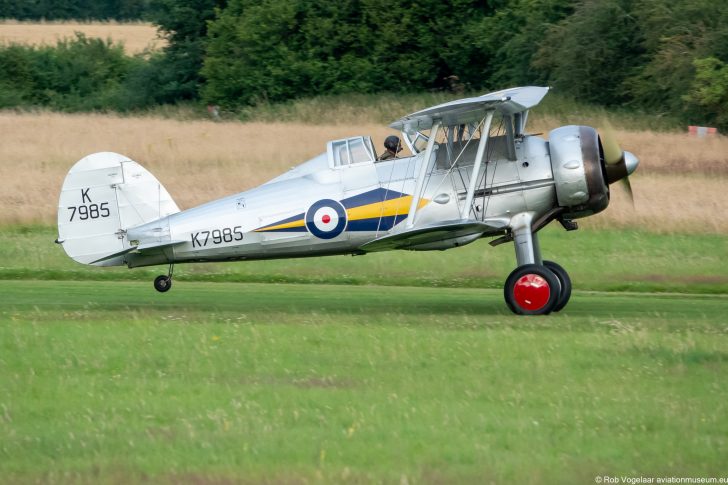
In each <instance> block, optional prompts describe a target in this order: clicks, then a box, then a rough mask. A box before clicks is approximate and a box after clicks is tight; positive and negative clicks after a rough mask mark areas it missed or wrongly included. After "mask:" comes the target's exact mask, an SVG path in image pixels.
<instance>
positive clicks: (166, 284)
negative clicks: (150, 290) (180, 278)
mask: <svg viewBox="0 0 728 485" xmlns="http://www.w3.org/2000/svg"><path fill="white" fill-rule="evenodd" d="M173 270H174V264H170V265H169V274H166V275H163V274H161V275H159V276H157V277H156V278H154V289H155V290H157V291H158V292H160V293H165V292H167V291H169V290H170V288H172V271H173Z"/></svg>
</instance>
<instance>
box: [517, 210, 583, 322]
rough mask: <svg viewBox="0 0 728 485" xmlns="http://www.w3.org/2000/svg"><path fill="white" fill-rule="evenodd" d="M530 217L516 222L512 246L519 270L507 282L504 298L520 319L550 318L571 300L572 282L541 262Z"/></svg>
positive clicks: (558, 268)
mask: <svg viewBox="0 0 728 485" xmlns="http://www.w3.org/2000/svg"><path fill="white" fill-rule="evenodd" d="M531 217H532V216H531V215H530V214H528V213H524V214H518V215H517V216H516V217H514V218H513V220H514V221H515V224H514V225H513V227H512V231H513V243H514V245H515V247H516V260H517V261H518V267H517V268H516V269H514V270H513V272H511V274H510V275H509V276H508V278H507V279H506V283H505V286H504V288H503V295H504V297H505V300H506V304H507V305H508V308H510V309H511V311H512V312H513V313H517V314H519V315H547V314H549V313H551V312H558V311H559V310H561V309H562V308H564V307H565V306H566V304H567V303H568V302H569V298H570V297H571V279H570V278H569V275H568V273H567V272H566V270H564V268H562V267H561V266H560V265H558V264H556V263H554V262H553V261H543V260H541V250H540V248H539V244H538V237H537V235H536V233H533V232H531Z"/></svg>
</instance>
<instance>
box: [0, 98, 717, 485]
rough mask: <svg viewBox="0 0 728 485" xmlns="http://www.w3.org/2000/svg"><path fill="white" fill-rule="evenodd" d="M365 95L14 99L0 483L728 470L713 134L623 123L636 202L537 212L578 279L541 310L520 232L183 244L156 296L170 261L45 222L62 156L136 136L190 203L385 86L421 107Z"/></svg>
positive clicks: (326, 134)
mask: <svg viewBox="0 0 728 485" xmlns="http://www.w3.org/2000/svg"><path fill="white" fill-rule="evenodd" d="M427 96H430V95H429V94H428V95H427ZM433 96H435V95H433ZM353 98H355V99H354V101H353V102H350V103H348V104H347V103H345V102H343V101H341V100H339V101H338V102H340V104H336V103H337V101H336V100H335V99H334V104H331V102H332V99H331V98H326V99H323V98H322V99H321V100H309V101H308V102H301V103H298V102H294V103H291V104H288V105H285V106H278V107H267V108H265V109H264V110H262V111H261V113H262V114H260V113H258V114H256V113H253V112H252V111H251V113H243V115H244V117H248V118H251V119H255V120H256V121H248V122H245V123H240V122H236V121H223V122H217V123H214V122H212V121H203V120H199V119H198V120H188V121H184V122H183V121H179V120H172V119H164V118H160V117H159V116H156V115H155V116H137V117H121V116H116V115H105V114H86V115H62V114H55V113H45V112H38V113H22V112H7V111H6V112H2V113H0V132H2V133H3V141H4V143H2V144H0V207H2V209H3V210H2V211H0V295H2V296H0V483H26V482H30V483H35V482H54V483H129V482H143V483H148V482H152V483H195V484H207V483H215V484H227V483H241V482H242V483H310V482H323V483H341V482H348V483H400V484H402V483H536V484H539V483H555V484H556V483H558V484H564V483H567V484H568V483H594V478H595V477H596V476H604V475H610V476H620V475H624V476H639V475H644V476H707V477H710V476H714V477H718V476H721V475H722V476H726V475H728V471H727V469H726V467H725V463H726V460H725V459H726V456H728V412H727V411H728V409H727V407H728V405H727V404H726V403H727V402H728V400H727V399H726V398H728V390H726V386H725V375H726V371H728V351H727V350H726V349H728V296H726V295H728V276H726V275H727V272H726V269H728V267H727V266H726V262H725V261H726V257H727V256H728V237H726V234H728V218H726V217H724V216H723V213H724V212H725V204H724V202H723V201H724V199H725V197H724V192H725V182H726V178H727V177H728V159H726V155H725V154H726V153H728V141H726V139H724V138H723V137H717V138H713V139H708V140H697V139H691V138H689V137H687V136H685V135H683V134H681V133H677V132H675V131H672V132H655V131H650V130H647V129H644V128H641V129H638V130H634V131H627V130H624V129H623V130H617V131H618V136H619V138H620V140H621V141H622V143H623V145H624V147H625V148H626V149H629V150H632V151H634V152H635V153H636V154H637V155H638V156H639V157H640V158H641V165H640V168H639V171H638V173H637V174H636V175H635V176H634V177H632V185H633V188H634V191H635V208H634V209H633V208H631V207H630V205H629V204H628V203H627V200H626V197H625V194H623V193H622V192H621V191H620V190H619V188H615V191H614V194H613V197H612V202H611V204H610V207H609V208H608V209H607V210H606V211H605V212H604V213H603V214H600V215H598V216H596V217H593V218H590V219H587V220H585V221H583V223H582V229H580V230H579V231H577V232H575V233H574V232H572V233H567V232H564V231H563V230H561V228H560V227H557V226H555V225H552V226H551V227H548V228H546V229H544V230H543V231H542V232H541V233H540V239H541V246H542V250H543V253H544V256H545V257H546V258H548V259H552V260H555V261H557V262H559V263H561V264H562V265H563V266H564V267H565V268H566V269H567V270H568V271H569V273H570V275H571V277H572V280H573V283H574V287H575V293H574V296H573V298H572V301H571V303H570V304H569V306H567V307H566V309H565V310H564V311H563V312H561V313H560V314H558V315H550V316H548V317H538V318H521V317H515V316H513V315H511V314H510V312H509V311H508V310H507V308H506V306H505V304H504V302H503V296H502V289H501V288H502V284H503V281H504V279H505V278H506V276H507V275H508V273H509V272H510V271H511V270H512V269H513V267H514V264H515V262H514V260H515V257H514V254H513V247H512V245H510V244H508V245H503V246H499V247H497V248H490V247H488V246H487V244H486V242H485V241H479V242H478V243H474V244H471V245H469V246H467V247H465V248H461V249H457V250H451V251H446V252H432V253H413V252H390V253H379V254H372V255H367V256H362V257H354V258H352V257H347V256H336V257H328V258H316V259H299V260H280V261H264V262H244V263H230V264H204V265H203V264H198V265H178V266H177V267H176V269H175V285H174V288H173V289H172V291H171V292H169V293H166V294H163V295H162V294H158V293H156V292H155V291H154V290H153V289H152V286H151V281H152V279H153V278H154V276H156V275H157V274H160V273H164V272H165V271H166V268H142V269H135V270H127V269H124V268H92V267H86V266H82V265H78V264H76V263H74V262H73V261H71V260H70V259H68V258H67V257H66V256H65V254H64V253H63V250H62V248H61V247H59V246H58V245H55V244H53V240H54V239H55V238H56V229H55V226H54V221H55V211H56V203H57V197H58V192H59V190H60V186H61V184H62V181H63V177H64V176H65V174H66V172H67V170H68V169H69V168H70V166H71V165H72V164H73V163H74V162H75V161H76V160H78V159H80V158H81V157H83V156H84V155H86V154H87V153H91V152H94V151H102V150H112V151H117V152H120V153H124V154H126V155H129V156H130V157H132V158H134V159H136V160H137V161H139V162H140V163H142V164H143V165H144V166H146V167H147V168H149V169H150V170H151V171H152V172H153V173H154V174H155V175H157V177H158V178H159V179H160V180H161V181H162V182H163V183H164V184H165V185H166V187H167V188H168V189H169V191H170V193H171V194H172V196H173V197H174V198H175V199H176V201H177V202H178V204H179V205H180V206H181V207H182V208H188V207H191V206H193V205H196V204H199V203H201V202H205V201H207V200H210V199H213V198H216V197H220V196H222V195H227V194H230V193H235V192H239V191H241V190H244V189H247V188H250V187H252V186H254V185H257V184H259V183H261V182H264V181H266V180H268V179H270V178H271V177H273V176H275V175H277V174H279V173H281V172H282V171H284V170H286V169H287V168H289V167H290V166H292V165H294V164H297V163H299V162H301V161H303V160H305V159H307V158H309V157H311V156H313V155H316V154H317V153H320V152H321V151H323V150H324V144H325V142H326V141H327V140H330V139H335V138H341V137H344V136H349V135H356V134H371V135H373V137H374V140H375V143H376V144H377V146H379V145H380V144H381V141H382V140H383V138H384V137H385V136H386V135H388V134H390V131H389V130H388V129H387V128H386V126H385V125H382V124H380V118H381V117H383V116H384V115H382V111H383V107H384V106H386V107H387V110H386V113H385V114H387V113H389V110H390V108H391V111H392V112H393V116H391V117H398V116H400V115H401V114H404V113H407V112H410V111H414V110H415V109H418V108H420V107H422V106H410V105H409V104H408V103H413V102H414V101H413V100H415V98H414V97H412V98H407V97H403V99H400V100H399V102H401V105H396V106H395V104H396V103H395V102H392V105H391V106H388V105H387V103H386V102H383V104H372V103H370V104H369V105H366V103H363V102H361V101H362V100H364V99H369V100H371V99H372V97H369V98H358V97H353ZM384 99H385V101H386V100H387V99H389V100H390V101H391V99H392V98H387V97H385V98H384ZM428 99H429V98H428ZM420 101H421V99H420ZM357 103H359V104H357ZM429 104H435V103H434V102H433V103H429ZM400 108H401V110H400ZM395 111H396V113H394V112H395ZM180 112H181V111H180ZM157 114H159V113H157ZM256 116H257V117H258V118H256ZM595 116H597V114H595V113H589V112H584V113H577V114H576V116H573V115H572V116H571V117H568V116H567V115H565V114H563V113H561V112H560V111H558V110H551V111H549V112H548V113H547V114H546V115H544V116H540V115H539V114H538V113H534V116H533V117H532V118H531V121H530V122H529V123H530V124H531V129H532V130H533V131H544V132H546V131H548V130H549V129H552V128H554V127H556V126H558V125H561V124H569V123H590V124H598V123H596V118H595ZM391 117H390V116H388V115H387V118H386V119H390V118H391ZM597 117H598V116H597ZM279 118H280V119H281V120H285V122H281V121H280V120H279ZM322 120H323V121H322ZM624 121H625V124H623V125H620V124H619V123H614V122H613V124H615V125H616V126H639V125H630V123H633V122H635V123H638V121H630V120H629V119H627V118H624ZM642 123H644V120H643V121H642ZM727 478H728V477H727Z"/></svg>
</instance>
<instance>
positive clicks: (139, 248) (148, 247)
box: [89, 241, 187, 264]
mask: <svg viewBox="0 0 728 485" xmlns="http://www.w3.org/2000/svg"><path fill="white" fill-rule="evenodd" d="M186 242H187V241H166V242H161V243H151V244H149V243H148V244H140V245H139V246H132V247H130V248H126V249H124V250H122V251H119V252H117V253H114V254H109V255H108V256H104V257H103V258H99V259H97V260H96V261H91V262H90V263H89V264H96V263H100V262H102V261H108V260H110V259H114V258H118V257H119V256H123V255H125V254H128V253H131V252H135V253H143V252H145V251H151V250H153V249H162V248H167V247H172V246H177V245H178V244H184V243H186Z"/></svg>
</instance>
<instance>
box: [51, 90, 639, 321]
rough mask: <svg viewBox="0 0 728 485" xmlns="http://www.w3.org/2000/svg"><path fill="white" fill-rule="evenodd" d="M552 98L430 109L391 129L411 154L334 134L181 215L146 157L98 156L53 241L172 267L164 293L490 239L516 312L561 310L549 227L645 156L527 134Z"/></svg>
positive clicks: (592, 207) (102, 257) (79, 179)
mask: <svg viewBox="0 0 728 485" xmlns="http://www.w3.org/2000/svg"><path fill="white" fill-rule="evenodd" d="M547 92H548V88H545V87H532V86H531V87H518V88H512V89H506V90H503V91H498V92H494V93H489V94H486V95H483V96H478V97H471V98H465V99H460V100H457V101H452V102H448V103H445V104H441V105H438V106H433V107H430V108H427V109H424V110H421V111H418V112H416V113H412V114H410V115H407V116H405V117H403V118H401V119H399V120H397V121H395V122H394V123H392V124H391V125H390V126H391V128H393V129H395V130H397V131H399V132H400V133H401V135H400V136H401V141H402V142H403V143H404V145H406V147H407V148H408V149H409V153H408V154H407V155H406V156H401V157H393V158H390V159H387V160H378V158H377V153H376V150H375V146H374V144H373V143H372V140H371V138H370V137H368V136H354V137H350V138H346V139H340V140H333V141H329V142H328V143H327V144H326V151H325V152H323V153H321V154H320V155H318V156H316V157H314V158H312V159H311V160H308V161H307V162H305V163H303V164H301V165H298V166H297V167H295V168H293V169H291V170H290V171H289V172H287V173H284V174H282V175H280V176H278V177H276V178H274V179H273V180H271V181H269V182H267V183H264V184H263V185H261V186H259V187H256V188H253V189H250V190H247V191H245V192H241V193H239V194H235V195H231V196H228V197H224V198H222V199H219V200H215V201H213V202H209V203H207V204H204V205H201V206H198V207H194V208H191V209H187V210H184V211H180V209H179V207H178V206H177V204H175V202H174V200H173V199H172V197H171V196H170V195H169V193H168V192H167V190H166V189H165V188H164V186H162V184H161V183H160V182H159V181H158V180H157V179H156V178H155V177H154V176H153V175H152V174H151V173H150V172H148V171H147V170H145V169H144V168H143V167H142V166H141V165H139V164H138V163H136V162H135V161H133V160H130V159H129V158H127V157H125V156H123V155H119V154H116V153H110V152H103V153H95V154H92V155H89V156H87V157H85V158H83V159H81V160H80V161H78V162H77V163H76V164H75V165H74V166H73V167H72V168H71V170H70V171H69V172H68V175H67V176H66V179H65V181H64V183H63V188H62V190H61V194H60V200H59V204H58V239H57V240H56V242H58V243H60V244H61V245H62V246H63V249H64V250H65V251H66V253H67V254H68V255H69V256H70V257H71V258H73V259H74V260H76V261H77V262H79V263H84V264H89V265H94V266H118V265H126V266H127V267H129V268H136V267H141V266H150V265H168V268H169V270H168V271H167V274H163V275H160V276H158V277H157V278H156V279H155V280H154V288H156V289H157V290H158V291H160V292H166V291H168V290H169V289H170V288H171V286H172V277H173V269H174V265H175V264H178V263H198V262H208V261H245V260H260V259H270V258H296V257H310V256H326V255H336V254H355V255H359V254H366V253H371V252H377V251H387V250H395V249H398V250H413V251H431V250H446V249H452V248H457V247H460V246H465V245H467V244H470V243H472V242H474V241H477V240H479V239H482V238H492V239H491V241H490V244H491V245H493V246H495V245H498V244H503V243H513V245H514V248H515V254H516V263H517V264H516V268H515V269H514V270H513V272H512V273H511V274H510V275H509V276H508V277H507V278H506V280H505V285H504V296H505V301H506V304H507V306H508V307H509V308H510V309H511V310H512V311H513V312H515V313H517V314H523V315H541V314H548V313H550V312H553V311H559V310H561V309H562V308H564V306H565V305H566V304H567V302H568V301H569V298H570V295H571V281H570V278H569V275H568V274H567V272H566V271H565V270H564V269H563V268H562V267H561V266H560V265H558V264H557V263H555V262H552V261H548V260H544V259H542V255H541V250H540V247H539V242H538V232H539V230H541V229H542V228H543V227H544V226H546V225H547V224H549V223H550V222H552V221H558V222H559V223H560V224H561V225H562V226H563V227H564V228H565V229H566V230H573V229H576V228H577V224H576V222H575V219H579V218H582V217H586V216H590V215H594V214H597V213H599V212H601V211H603V210H604V209H605V208H606V207H607V205H608V204H609V194H610V189H609V184H612V183H614V182H617V181H619V180H622V181H624V182H625V183H627V184H628V179H627V176H628V175H629V174H631V173H632V172H633V171H634V170H635V169H636V168H637V165H638V163H639V161H638V159H637V158H636V157H635V156H634V155H633V154H631V153H629V152H626V151H622V150H621V149H620V148H619V146H618V145H617V144H616V142H614V141H613V140H612V139H610V137H609V136H604V133H602V136H601V137H600V134H599V133H597V131H596V130H595V129H594V128H591V127H588V126H563V127H560V128H557V129H555V130H553V131H551V132H550V133H549V134H548V137H547V138H546V139H544V138H542V137H540V136H537V135H533V134H528V133H527V132H526V122H527V120H528V114H529V110H530V109H531V108H533V107H535V106H536V105H537V104H538V103H539V102H540V101H541V100H542V99H543V97H544V96H545V95H546V93H547ZM629 193H630V195H631V190H630V192H629Z"/></svg>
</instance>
